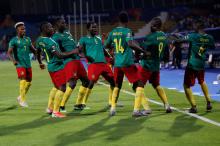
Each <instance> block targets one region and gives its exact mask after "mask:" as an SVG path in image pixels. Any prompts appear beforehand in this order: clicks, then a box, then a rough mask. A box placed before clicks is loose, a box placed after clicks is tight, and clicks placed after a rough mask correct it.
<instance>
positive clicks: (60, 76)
mask: <svg viewBox="0 0 220 146" xmlns="http://www.w3.org/2000/svg"><path fill="white" fill-rule="evenodd" d="M49 74H50V77H51V80H52V82H53V84H54V86H55V87H56V88H59V87H60V86H61V85H64V84H66V74H65V70H64V69H61V70H58V71H55V72H49Z"/></svg>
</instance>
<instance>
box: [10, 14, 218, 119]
mask: <svg viewBox="0 0 220 146" xmlns="http://www.w3.org/2000/svg"><path fill="white" fill-rule="evenodd" d="M127 24H128V15H127V13H126V12H120V14H119V25H118V26H117V27H116V28H114V29H113V30H112V31H111V32H110V33H109V34H108V36H107V38H105V37H103V36H101V35H99V34H98V32H97V25H96V23H95V22H89V23H88V24H87V30H88V35H86V36H83V37H81V38H80V40H79V42H78V43H76V42H75V40H74V39H73V37H72V35H71V34H70V32H69V31H68V29H67V27H66V26H67V25H66V23H65V20H64V19H63V18H59V19H57V20H56V21H55V23H54V24H53V25H52V24H51V23H49V22H43V23H42V24H41V26H40V31H41V34H40V36H39V37H38V39H37V40H36V42H35V46H33V45H32V43H31V40H30V38H29V37H26V36H25V25H24V23H23V22H18V23H16V24H15V28H16V31H17V36H16V37H14V38H12V39H11V41H10V43H9V49H8V56H9V58H10V60H12V61H13V64H14V65H15V66H16V70H17V75H18V78H19V79H20V83H19V84H20V85H19V88H20V90H19V94H20V95H19V96H18V98H17V100H18V103H19V105H20V106H22V107H28V104H27V102H26V94H27V92H28V89H29V88H30V86H31V80H32V70H31V60H30V57H29V53H30V51H31V52H33V53H34V54H35V56H36V58H37V60H38V63H39V66H40V68H41V69H45V68H46V67H45V65H44V64H43V63H42V56H44V57H45V59H46V61H47V69H48V72H49V74H50V77H51V80H52V83H53V88H52V89H51V90H50V93H49V99H48V106H47V109H46V112H47V113H48V114H51V115H52V117H56V118H63V117H65V114H63V113H64V112H65V111H66V110H65V105H66V103H67V101H68V99H69V97H70V96H71V94H72V92H73V90H74V88H75V87H76V83H77V81H78V80H80V81H81V86H80V88H79V91H78V97H77V99H76V104H75V105H74V110H83V109H84V108H86V104H87V101H88V98H89V96H90V94H91V92H92V89H93V86H94V85H95V83H96V82H97V81H98V79H99V77H100V76H103V78H104V79H105V80H106V81H107V82H108V83H109V85H110V87H109V99H108V102H109V103H108V104H109V107H110V113H109V114H110V116H114V115H116V107H117V106H116V105H117V101H118V97H119V93H120V90H121V87H122V84H123V78H124V76H125V77H126V78H127V79H128V81H129V82H130V83H131V84H132V89H133V91H134V92H135V100H134V110H133V113H132V116H133V117H140V116H148V115H149V114H151V113H152V110H151V108H150V106H149V103H148V98H147V97H146V96H145V93H144V87H145V85H146V83H147V82H149V83H150V84H151V85H152V86H153V88H154V89H155V90H156V92H157V94H158V96H159V97H160V98H161V100H162V102H163V104H164V108H165V111H166V113H171V112H172V109H171V107H170V105H169V102H168V99H167V96H166V93H165V92H164V90H163V88H162V87H161V86H160V62H161V61H163V60H164V61H165V60H169V55H167V54H169V49H168V48H169V43H168V38H167V35H166V34H165V33H164V32H162V31H161V27H162V21H161V19H160V18H157V17H156V18H153V19H152V20H151V33H150V34H149V35H147V36H146V38H145V40H144V41H143V42H142V43H140V44H139V43H138V42H136V41H135V40H134V39H133V33H132V31H131V30H130V29H129V28H127ZM194 27H195V32H193V33H190V34H189V35H188V36H187V37H186V38H184V39H182V40H180V41H182V42H188V43H189V44H190V45H189V54H188V64H187V67H186V70H185V75H184V82H183V86H184V90H185V94H186V97H187V99H188V100H189V102H190V104H191V108H190V109H189V112H190V113H197V108H196V102H195V99H194V97H193V93H192V90H191V86H194V84H195V79H196V78H197V79H198V82H199V84H200V85H201V88H202V91H203V93H204V96H205V98H206V102H207V107H206V110H207V111H210V110H211V109H212V105H211V98H210V96H209V93H208V87H207V85H206V83H205V81H204V75H205V72H204V67H205V61H206V52H207V50H208V49H210V48H212V47H214V40H213V38H212V36H210V35H208V34H206V33H205V32H204V30H203V29H204V26H203V24H202V23H201V22H200V21H198V22H196V23H195V24H194ZM109 50H112V52H113V53H109V52H111V51H109ZM167 52H168V53H167ZM135 56H138V59H139V60H138V63H137V62H135ZM80 58H86V59H87V61H88V70H87V71H86V69H85V68H84V66H83V64H82V63H81V61H80Z"/></svg>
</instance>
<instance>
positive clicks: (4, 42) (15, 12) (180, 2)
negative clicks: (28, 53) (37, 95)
mask: <svg viewBox="0 0 220 146" xmlns="http://www.w3.org/2000/svg"><path fill="white" fill-rule="evenodd" d="M121 10H125V11H127V12H128V14H129V18H130V23H129V25H128V26H129V27H130V28H131V29H132V30H133V32H134V36H135V38H136V39H137V40H139V41H141V40H142V38H143V37H144V36H145V35H146V34H147V33H149V27H147V24H148V23H149V21H150V20H151V19H152V18H153V17H156V16H159V17H161V18H162V20H163V22H164V25H163V30H164V31H165V32H166V33H167V34H174V33H175V34H176V33H178V34H187V33H188V32H190V31H192V22H194V21H195V20H198V19H200V20H202V21H204V24H205V26H206V28H207V29H206V31H207V33H209V34H211V35H213V36H214V38H215V41H216V49H214V50H211V52H212V53H213V54H214V56H213V57H214V58H213V59H214V67H218V66H219V64H220V63H219V60H220V57H219V56H220V55H219V52H220V35H219V33H220V28H219V26H220V15H219V13H220V2H219V1H218V0H41V1H38V0H7V1H0V14H1V15H0V52H1V55H0V59H7V57H6V55H5V52H6V51H7V47H8V41H9V40H10V38H11V37H12V36H14V35H15V30H14V28H13V26H14V24H15V22H17V21H24V22H25V24H26V28H27V35H28V36H30V37H31V39H32V41H33V42H34V41H35V39H36V38H37V37H38V35H39V29H38V28H39V25H40V23H41V22H42V21H47V20H48V21H51V22H52V21H53V20H54V19H55V18H57V17H64V18H65V19H66V21H67V22H68V27H69V29H70V31H71V33H72V35H73V36H74V38H75V39H76V40H78V39H79V38H80V36H82V35H85V34H86V29H85V24H86V23H87V22H88V21H91V20H93V21H96V22H97V23H98V25H99V32H100V34H103V33H105V34H107V33H108V32H109V31H111V29H112V28H113V27H114V26H116V25H117V14H118V13H119V12H120V11H121ZM183 48H184V47H183ZM184 52H187V50H186V49H185V50H184V49H183V57H184V56H186V55H184Z"/></svg>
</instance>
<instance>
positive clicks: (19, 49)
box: [8, 22, 44, 107]
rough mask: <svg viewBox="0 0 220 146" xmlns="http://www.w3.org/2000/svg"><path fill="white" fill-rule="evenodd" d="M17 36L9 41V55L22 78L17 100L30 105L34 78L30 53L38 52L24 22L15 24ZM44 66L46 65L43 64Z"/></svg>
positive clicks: (19, 76)
mask: <svg viewBox="0 0 220 146" xmlns="http://www.w3.org/2000/svg"><path fill="white" fill-rule="evenodd" d="M15 29H16V31H17V36H16V37H13V38H12V39H11V40H10V42H9V49H8V57H9V58H10V60H11V61H12V62H13V64H14V65H15V66H16V70H17V75H18V78H19V79H20V84H19V86H20V90H19V93H20V95H19V96H18V98H17V100H18V102H19V104H20V106H22V107H28V104H27V102H26V94H27V92H28V89H29V88H30V86H31V80H32V68H31V59H30V56H29V54H30V53H31V52H33V53H34V54H35V53H36V50H35V48H34V46H33V45H32V43H31V39H30V38H29V37H27V36H25V32H26V30H25V25H24V23H23V22H18V23H16V24H15ZM41 68H44V65H41Z"/></svg>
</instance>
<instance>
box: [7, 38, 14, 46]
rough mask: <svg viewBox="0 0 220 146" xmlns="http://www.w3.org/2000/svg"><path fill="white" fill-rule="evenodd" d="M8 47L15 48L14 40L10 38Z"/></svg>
mask: <svg viewBox="0 0 220 146" xmlns="http://www.w3.org/2000/svg"><path fill="white" fill-rule="evenodd" d="M8 48H15V41H14V39H11V40H10V42H9V45H8Z"/></svg>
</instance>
